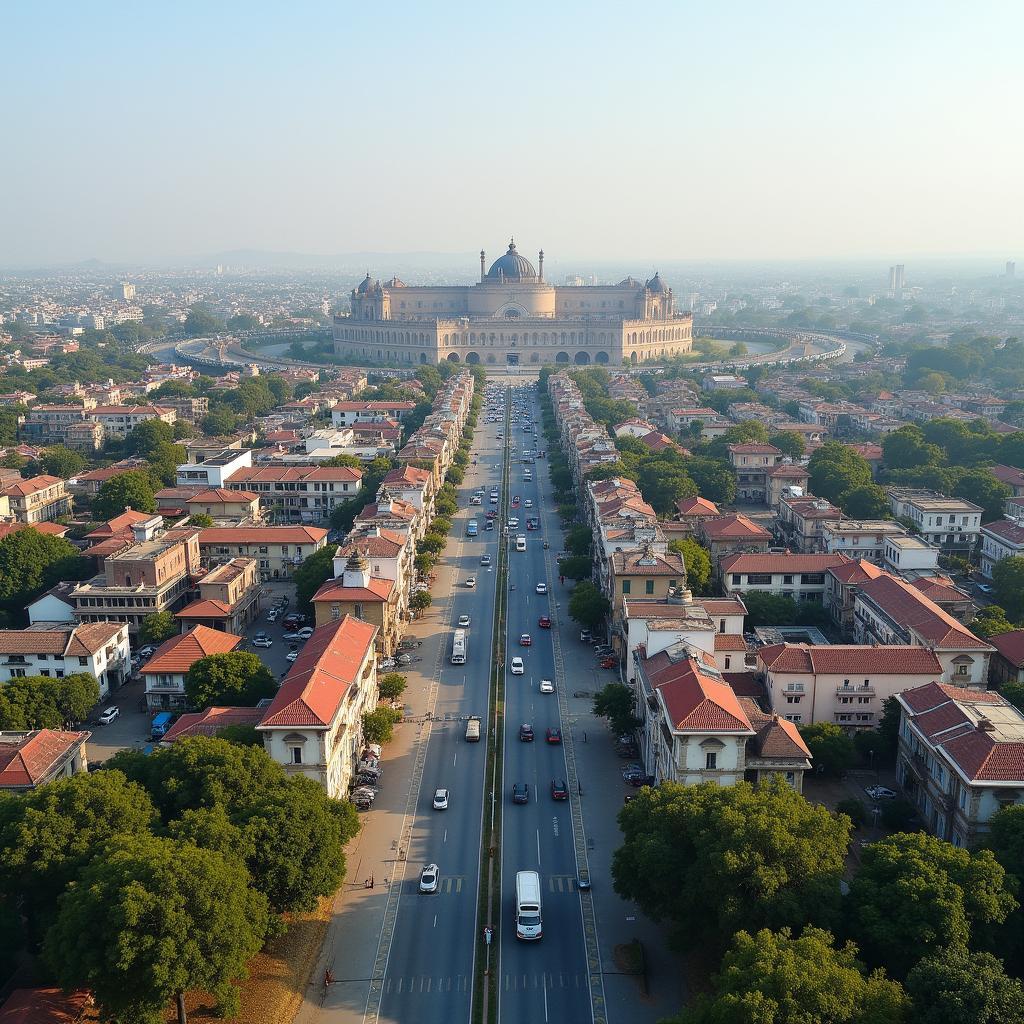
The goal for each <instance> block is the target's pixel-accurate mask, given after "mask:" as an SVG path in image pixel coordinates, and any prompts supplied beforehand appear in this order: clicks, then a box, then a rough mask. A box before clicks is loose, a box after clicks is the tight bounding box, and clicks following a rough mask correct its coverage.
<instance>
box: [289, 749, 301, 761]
mask: <svg viewBox="0 0 1024 1024" xmlns="http://www.w3.org/2000/svg"><path fill="white" fill-rule="evenodd" d="M288 762H289V764H302V747H289V748H288Z"/></svg>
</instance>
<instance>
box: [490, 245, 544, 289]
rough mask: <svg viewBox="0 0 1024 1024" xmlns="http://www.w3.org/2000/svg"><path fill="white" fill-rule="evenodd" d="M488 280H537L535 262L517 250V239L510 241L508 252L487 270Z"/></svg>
mask: <svg viewBox="0 0 1024 1024" xmlns="http://www.w3.org/2000/svg"><path fill="white" fill-rule="evenodd" d="M487 280H488V281H536V280H537V271H536V270H534V269H533V264H532V263H531V262H530V261H529V260H528V259H527V258H526V257H525V256H520V255H519V253H517V252H516V243H515V241H514V240H513V241H510V242H509V243H508V252H507V253H505V255H504V256H502V257H501V258H500V259H496V260H495V261H494V262H493V263H492V264H491V269H490V270H488V271H487Z"/></svg>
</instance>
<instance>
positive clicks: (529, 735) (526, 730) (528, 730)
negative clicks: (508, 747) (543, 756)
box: [519, 722, 533, 743]
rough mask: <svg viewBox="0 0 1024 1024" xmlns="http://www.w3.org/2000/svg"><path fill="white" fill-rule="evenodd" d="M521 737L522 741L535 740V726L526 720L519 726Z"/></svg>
mask: <svg viewBox="0 0 1024 1024" xmlns="http://www.w3.org/2000/svg"><path fill="white" fill-rule="evenodd" d="M519 739H520V742H522V743H532V742H533V726H532V725H530V724H529V723H528V722H524V723H523V724H522V725H521V726H519Z"/></svg>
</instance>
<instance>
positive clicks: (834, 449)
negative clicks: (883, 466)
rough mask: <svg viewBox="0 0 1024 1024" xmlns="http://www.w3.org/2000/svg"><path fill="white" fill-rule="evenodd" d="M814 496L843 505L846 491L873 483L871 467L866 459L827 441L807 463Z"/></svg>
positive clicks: (841, 445) (840, 445) (835, 442)
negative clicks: (842, 500) (842, 501)
mask: <svg viewBox="0 0 1024 1024" xmlns="http://www.w3.org/2000/svg"><path fill="white" fill-rule="evenodd" d="M807 469H808V472H809V473H810V480H809V484H810V488H811V491H812V493H814V494H817V495H818V496H819V497H821V498H827V499H828V500H829V501H831V502H832V503H833V504H837V505H838V504H841V498H842V496H843V495H844V494H845V493H846V492H847V491H852V490H853V489H854V488H858V487H865V486H867V485H868V484H870V483H871V466H870V465H868V461H867V459H865V458H864V457H863V456H862V455H860V454H858V453H857V452H855V451H854V450H853V449H852V448H849V447H847V446H846V445H845V444H840V443H839V442H838V441H826V442H825V443H824V444H823V445H822V446H821V447H820V448H818V449H817V450H816V451H815V452H814V454H813V455H812V456H811V458H810V461H809V462H808V464H807Z"/></svg>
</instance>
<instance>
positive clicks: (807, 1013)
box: [665, 927, 916, 1024]
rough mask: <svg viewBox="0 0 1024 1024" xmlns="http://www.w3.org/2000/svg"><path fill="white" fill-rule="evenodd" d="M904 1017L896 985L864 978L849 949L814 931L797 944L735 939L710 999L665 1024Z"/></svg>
mask: <svg viewBox="0 0 1024 1024" xmlns="http://www.w3.org/2000/svg"><path fill="white" fill-rule="evenodd" d="M908 1009H909V1005H908V1000H907V997H906V995H905V994H904V992H903V989H902V988H901V987H900V985H899V982H895V981H891V980H889V979H887V978H886V977H885V972H884V971H874V972H872V973H871V974H870V975H866V973H865V970H864V966H863V965H862V964H861V963H860V962H859V961H858V960H857V947H856V946H855V945H853V943H852V942H848V943H846V945H844V946H842V947H841V948H839V949H837V948H836V947H835V940H834V939H833V937H832V934H831V933H830V932H827V931H823V930H821V929H820V928H813V927H807V928H805V929H804V930H803V932H802V933H801V934H800V937H799V938H793V936H792V932H791V931H790V929H789V928H783V929H781V930H780V931H778V932H772V931H769V930H768V929H767V928H764V929H762V930H761V931H759V932H758V933H757V934H756V935H751V934H750V933H749V932H746V931H741V932H739V933H738V934H737V935H736V936H735V937H734V938H733V941H732V948H731V949H730V950H729V952H728V953H726V955H725V959H724V960H723V962H722V970H721V971H720V972H719V973H718V974H717V975H716V976H715V977H714V979H713V987H712V992H711V994H710V995H705V996H701V997H699V998H698V1000H697V1003H696V1005H695V1006H694V1007H693V1008H692V1009H688V1010H684V1011H683V1012H682V1013H681V1014H680V1015H679V1016H678V1017H676V1018H674V1019H673V1020H670V1021H666V1022H665V1024H809V1022H812V1021H813V1022H814V1024H865V1022H868V1021H870V1022H871V1024H902V1022H903V1021H904V1020H905V1019H906V1012H907V1010H908ZM915 1020H916V1018H915Z"/></svg>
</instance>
